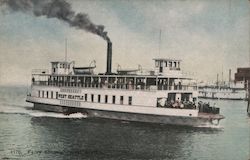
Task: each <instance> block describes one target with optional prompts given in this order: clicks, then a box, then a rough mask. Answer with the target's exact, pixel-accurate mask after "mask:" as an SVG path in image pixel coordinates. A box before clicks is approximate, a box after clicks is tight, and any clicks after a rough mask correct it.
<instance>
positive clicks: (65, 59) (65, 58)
mask: <svg viewBox="0 0 250 160" xmlns="http://www.w3.org/2000/svg"><path fill="white" fill-rule="evenodd" d="M67 45H68V44H67V38H66V39H65V57H64V61H65V62H67V58H68V57H67V54H68V53H67V49H68V48H67Z"/></svg>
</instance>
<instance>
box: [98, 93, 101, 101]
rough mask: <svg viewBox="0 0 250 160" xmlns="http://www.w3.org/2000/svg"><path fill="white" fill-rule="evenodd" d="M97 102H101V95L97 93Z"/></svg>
mask: <svg viewBox="0 0 250 160" xmlns="http://www.w3.org/2000/svg"><path fill="white" fill-rule="evenodd" d="M98 102H99V103H100V102H101V95H100V94H99V95H98Z"/></svg>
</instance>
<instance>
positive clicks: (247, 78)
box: [235, 67, 250, 88]
mask: <svg viewBox="0 0 250 160" xmlns="http://www.w3.org/2000/svg"><path fill="white" fill-rule="evenodd" d="M235 81H244V82H245V88H249V87H248V86H249V84H250V67H248V68H237V73H235ZM247 83H248V84H247Z"/></svg>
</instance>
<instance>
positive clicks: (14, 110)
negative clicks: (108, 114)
mask: <svg viewBox="0 0 250 160" xmlns="http://www.w3.org/2000/svg"><path fill="white" fill-rule="evenodd" d="M0 113H3V114H4V113H5V114H23V115H29V116H32V117H53V118H74V119H81V118H87V115H86V114H83V113H72V114H69V115H65V114H63V113H54V112H44V111H39V110H33V107H31V106H22V105H14V104H0Z"/></svg>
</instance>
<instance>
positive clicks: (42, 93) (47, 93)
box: [38, 90, 132, 105]
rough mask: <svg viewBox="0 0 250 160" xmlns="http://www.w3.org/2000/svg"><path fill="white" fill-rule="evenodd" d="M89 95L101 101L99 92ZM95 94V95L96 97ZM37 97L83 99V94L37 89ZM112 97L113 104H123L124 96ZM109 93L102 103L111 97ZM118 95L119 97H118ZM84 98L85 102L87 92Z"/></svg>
mask: <svg viewBox="0 0 250 160" xmlns="http://www.w3.org/2000/svg"><path fill="white" fill-rule="evenodd" d="M90 96H91V99H90V100H91V102H98V103H102V101H101V98H102V97H101V96H102V95H100V94H98V95H94V94H90ZM96 96H97V97H96ZM38 97H39V98H51V99H53V98H55V99H58V97H59V98H60V99H61V98H66V99H78V100H79V99H80V100H83V96H79V95H66V94H58V92H55V94H54V92H53V91H40V90H39V91H38ZM111 97H112V103H113V104H118V101H119V104H124V96H120V97H119V96H115V95H113V96H111ZM111 97H110V96H109V95H104V103H109V98H111ZM118 97H119V99H118ZM84 100H85V101H86V102H87V101H88V94H84ZM128 105H132V96H129V97H128Z"/></svg>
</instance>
